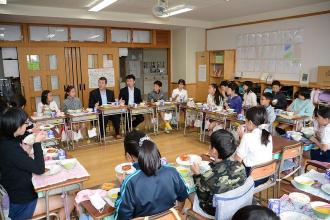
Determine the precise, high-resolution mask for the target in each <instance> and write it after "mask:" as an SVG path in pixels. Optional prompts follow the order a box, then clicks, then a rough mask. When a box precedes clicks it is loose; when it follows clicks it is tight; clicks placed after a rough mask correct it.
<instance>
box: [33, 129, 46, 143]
mask: <svg viewBox="0 0 330 220" xmlns="http://www.w3.org/2000/svg"><path fill="white" fill-rule="evenodd" d="M45 140H46V133H45V132H43V131H42V132H38V133H37V134H36V138H35V143H39V142H43V141H45Z"/></svg>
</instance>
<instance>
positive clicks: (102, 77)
mask: <svg viewBox="0 0 330 220" xmlns="http://www.w3.org/2000/svg"><path fill="white" fill-rule="evenodd" d="M99 81H105V84H107V83H108V79H107V78H105V77H104V76H101V77H100V78H99Z"/></svg>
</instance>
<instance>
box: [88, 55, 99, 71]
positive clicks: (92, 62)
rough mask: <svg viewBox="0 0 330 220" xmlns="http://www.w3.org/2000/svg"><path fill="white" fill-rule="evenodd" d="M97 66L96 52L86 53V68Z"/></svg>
mask: <svg viewBox="0 0 330 220" xmlns="http://www.w3.org/2000/svg"><path fill="white" fill-rule="evenodd" d="M96 68H97V54H88V69H96Z"/></svg>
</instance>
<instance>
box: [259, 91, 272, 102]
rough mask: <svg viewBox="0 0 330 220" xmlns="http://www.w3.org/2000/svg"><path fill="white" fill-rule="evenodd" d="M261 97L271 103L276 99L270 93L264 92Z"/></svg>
mask: <svg viewBox="0 0 330 220" xmlns="http://www.w3.org/2000/svg"><path fill="white" fill-rule="evenodd" d="M261 96H263V97H265V98H266V99H267V100H270V101H272V100H273V98H274V96H273V94H272V93H270V92H264V93H262V95H261Z"/></svg>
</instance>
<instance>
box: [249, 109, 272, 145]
mask: <svg viewBox="0 0 330 220" xmlns="http://www.w3.org/2000/svg"><path fill="white" fill-rule="evenodd" d="M246 119H247V120H249V121H251V122H252V123H253V124H254V125H255V126H257V127H258V126H259V125H262V124H266V123H267V121H268V118H267V111H266V109H265V107H263V106H254V107H251V108H249V109H248V110H247V111H246ZM269 136H270V133H269V132H268V131H267V130H266V129H262V133H261V143H262V144H264V145H267V144H268V143H269Z"/></svg>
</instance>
